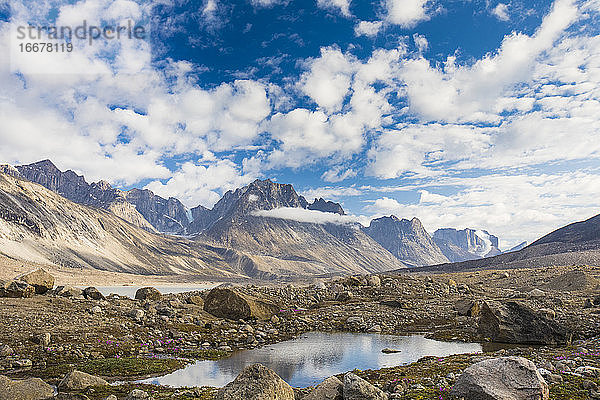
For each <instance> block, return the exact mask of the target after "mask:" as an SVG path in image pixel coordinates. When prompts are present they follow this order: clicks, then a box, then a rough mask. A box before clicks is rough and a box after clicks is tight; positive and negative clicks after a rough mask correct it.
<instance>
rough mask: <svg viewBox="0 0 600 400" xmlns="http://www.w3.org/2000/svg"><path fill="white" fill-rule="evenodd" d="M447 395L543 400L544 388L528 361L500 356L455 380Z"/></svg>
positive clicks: (488, 399)
mask: <svg viewBox="0 0 600 400" xmlns="http://www.w3.org/2000/svg"><path fill="white" fill-rule="evenodd" d="M451 394H452V395H454V396H456V397H458V398H464V399H465V400H470V399H472V400H508V399H510V400H547V399H548V397H549V392H548V385H547V384H546V381H544V378H542V376H541V375H540V373H539V372H538V370H537V369H536V367H535V364H533V363H532V362H531V361H529V360H527V359H525V358H522V357H500V358H493V359H490V360H485V361H481V362H478V363H477V364H474V365H471V366H470V367H469V368H467V369H466V370H465V371H464V372H463V373H462V375H460V376H459V377H458V379H457V380H456V383H455V384H454V387H453V388H452V391H451Z"/></svg>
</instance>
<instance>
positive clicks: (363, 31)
mask: <svg viewBox="0 0 600 400" xmlns="http://www.w3.org/2000/svg"><path fill="white" fill-rule="evenodd" d="M382 27H383V22H382V21H360V22H359V23H358V24H356V25H355V26H354V34H355V35H356V36H368V37H374V36H377V34H378V33H379V31H380V30H381V28H382Z"/></svg>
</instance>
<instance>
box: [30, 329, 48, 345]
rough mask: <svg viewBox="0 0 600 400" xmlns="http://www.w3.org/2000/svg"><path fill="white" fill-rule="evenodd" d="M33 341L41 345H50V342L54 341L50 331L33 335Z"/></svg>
mask: <svg viewBox="0 0 600 400" xmlns="http://www.w3.org/2000/svg"><path fill="white" fill-rule="evenodd" d="M33 342H34V343H37V344H39V345H40V346H43V347H48V346H49V345H50V342H52V335H51V334H50V333H48V332H45V333H41V334H39V335H35V336H34V337H33Z"/></svg>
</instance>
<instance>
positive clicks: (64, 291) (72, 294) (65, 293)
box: [54, 286, 83, 298]
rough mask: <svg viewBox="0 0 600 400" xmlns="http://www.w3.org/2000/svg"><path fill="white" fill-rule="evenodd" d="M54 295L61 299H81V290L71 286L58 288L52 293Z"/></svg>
mask: <svg viewBox="0 0 600 400" xmlns="http://www.w3.org/2000/svg"><path fill="white" fill-rule="evenodd" d="M54 294H56V295H57V296H61V297H69V298H83V290H81V289H78V288H75V287H72V286H59V287H57V288H56V290H55V291H54Z"/></svg>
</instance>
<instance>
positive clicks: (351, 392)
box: [343, 372, 388, 400]
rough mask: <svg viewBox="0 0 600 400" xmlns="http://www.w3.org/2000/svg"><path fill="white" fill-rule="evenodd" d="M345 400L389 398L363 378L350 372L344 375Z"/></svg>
mask: <svg viewBox="0 0 600 400" xmlns="http://www.w3.org/2000/svg"><path fill="white" fill-rule="evenodd" d="M343 393H344V400H387V399H388V396H387V394H385V393H384V392H383V391H382V390H381V389H378V388H376V387H375V386H373V385H371V384H370V383H369V382H367V381H365V380H364V379H362V378H361V377H359V376H357V375H355V374H353V373H352V372H348V373H347V374H346V375H344V388H343Z"/></svg>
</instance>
